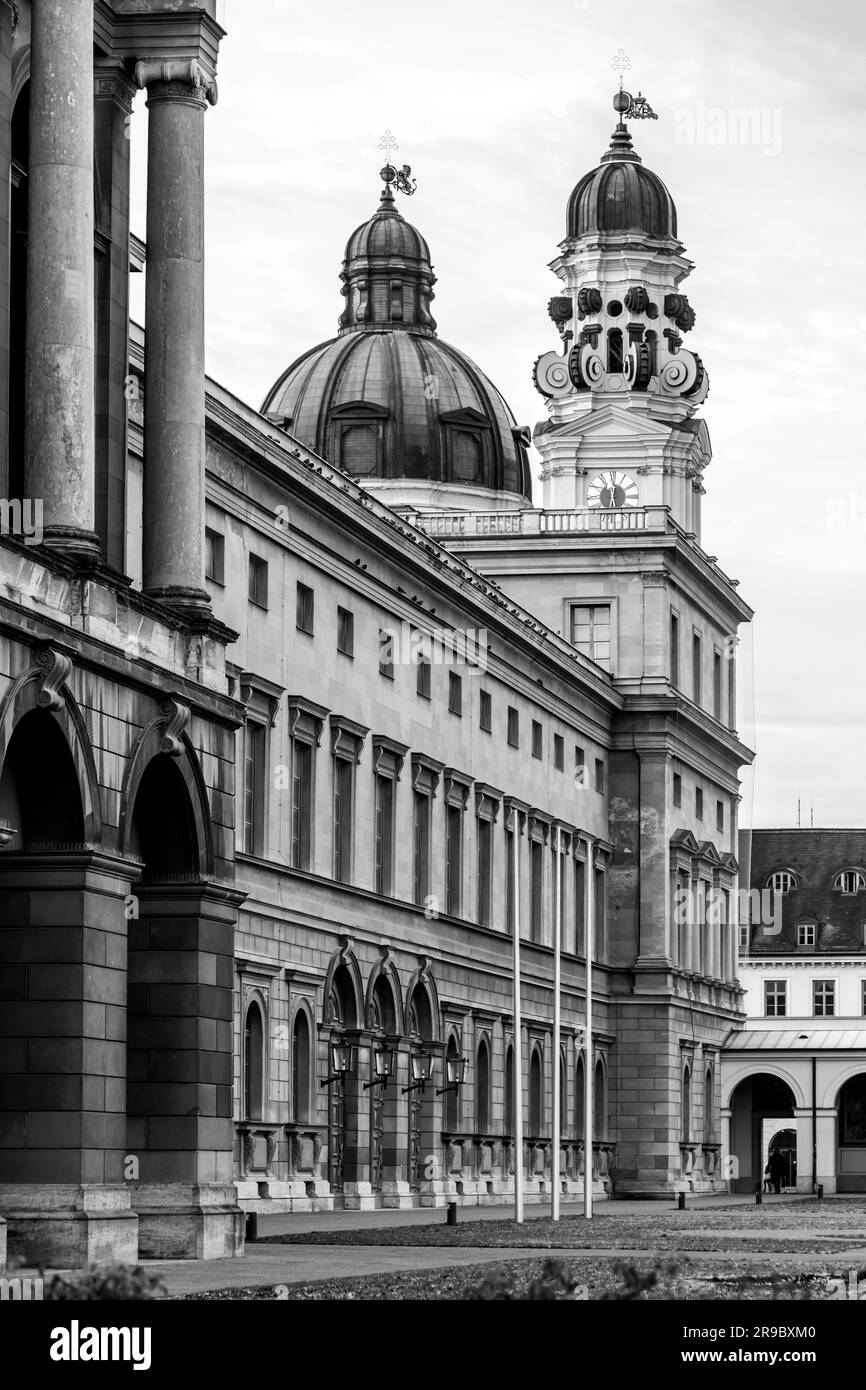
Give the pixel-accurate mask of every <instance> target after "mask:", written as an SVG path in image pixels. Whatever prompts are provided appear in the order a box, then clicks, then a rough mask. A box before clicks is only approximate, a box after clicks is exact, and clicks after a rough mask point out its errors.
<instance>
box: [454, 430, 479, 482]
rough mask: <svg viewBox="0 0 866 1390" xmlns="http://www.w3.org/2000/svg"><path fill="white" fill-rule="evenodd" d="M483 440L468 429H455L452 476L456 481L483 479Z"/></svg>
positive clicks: (477, 480)
mask: <svg viewBox="0 0 866 1390" xmlns="http://www.w3.org/2000/svg"><path fill="white" fill-rule="evenodd" d="M482 471H483V470H482V450H481V440H480V438H479V437H478V435H477V434H470V433H469V432H468V431H467V430H455V431H454V435H453V438H452V441H451V476H452V478H453V479H454V481H455V482H460V483H479V482H481V481H482Z"/></svg>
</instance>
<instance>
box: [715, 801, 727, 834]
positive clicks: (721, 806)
mask: <svg viewBox="0 0 866 1390" xmlns="http://www.w3.org/2000/svg"><path fill="white" fill-rule="evenodd" d="M724 828H725V803H724V801H717V802H716V829H717V830H720V831H723V830H724Z"/></svg>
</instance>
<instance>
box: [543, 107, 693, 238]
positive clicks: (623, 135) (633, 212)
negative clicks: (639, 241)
mask: <svg viewBox="0 0 866 1390" xmlns="http://www.w3.org/2000/svg"><path fill="white" fill-rule="evenodd" d="M568 235H569V236H570V237H581V236H600V237H605V236H616V237H622V236H630V235H631V236H638V237H652V238H654V239H658V238H670V239H672V240H676V235H677V210H676V208H675V206H674V200H673V198H672V197H671V195H670V193H669V192H668V190H667V189H666V187H665V185H664V184H663V183H662V181H661V179H660V178H659V176H658V174H654V173H653V172H652V170H651V169H645V168H644V166H643V162H642V160H641V158H640V155H637V154H635V152H634V150H633V149H632V144H631V139H630V137H629V134H628V131H627V129H626V127H625V126H624V125H623V124H622V122H620V123H619V125H618V126H617V128H616V130H615V131H614V134H613V137H612V139H611V144H610V149H609V150H608V151H607V153H606V154H604V155H603V156H602V158H601V161H600V163H599V165H598V167H597V168H596V169H591V170H590V172H589V173H588V174H584V176H583V178H582V179H581V180H580V182H579V183H578V185H577V187H576V188H575V189H574V192H573V193H572V195H571V197H570V198H569V200H568Z"/></svg>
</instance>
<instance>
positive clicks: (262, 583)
mask: <svg viewBox="0 0 866 1390" xmlns="http://www.w3.org/2000/svg"><path fill="white" fill-rule="evenodd" d="M249 600H250V603H254V604H255V605H256V607H257V608H267V606H268V562H267V560H263V559H262V557H261V556H260V555H253V554H250V567H249Z"/></svg>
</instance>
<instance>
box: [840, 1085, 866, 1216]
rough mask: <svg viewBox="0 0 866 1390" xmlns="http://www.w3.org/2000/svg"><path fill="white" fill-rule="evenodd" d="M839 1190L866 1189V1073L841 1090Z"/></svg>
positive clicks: (859, 1190)
mask: <svg viewBox="0 0 866 1390" xmlns="http://www.w3.org/2000/svg"><path fill="white" fill-rule="evenodd" d="M836 1106H837V1110H838V1122H837V1124H838V1139H837V1158H836V1191H837V1192H866V1072H860V1073H859V1074H858V1075H857V1076H852V1077H849V1079H848V1080H847V1081H846V1082H845V1084H844V1085H843V1086H841V1087H840V1089H839V1094H838V1096H837V1099H836Z"/></svg>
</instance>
